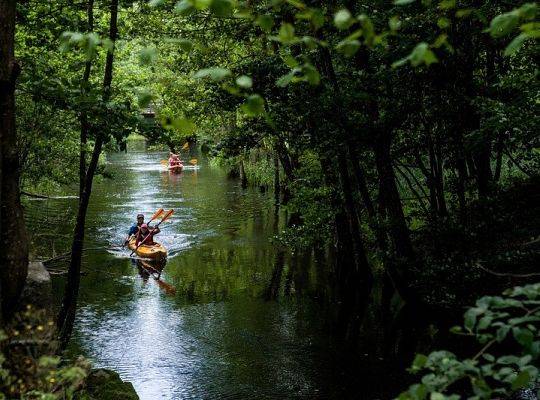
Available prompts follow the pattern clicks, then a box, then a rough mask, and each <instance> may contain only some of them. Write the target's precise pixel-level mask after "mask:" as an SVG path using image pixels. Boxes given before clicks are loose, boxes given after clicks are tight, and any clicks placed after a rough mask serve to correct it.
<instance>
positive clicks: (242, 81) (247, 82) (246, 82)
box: [236, 75, 253, 89]
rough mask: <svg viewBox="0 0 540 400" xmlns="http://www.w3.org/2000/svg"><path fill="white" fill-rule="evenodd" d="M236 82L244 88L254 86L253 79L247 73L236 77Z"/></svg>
mask: <svg viewBox="0 0 540 400" xmlns="http://www.w3.org/2000/svg"><path fill="white" fill-rule="evenodd" d="M236 84H237V85H238V86H240V87H241V88H244V89H249V88H250V87H252V86H253V80H252V79H251V78H250V77H249V76H246V75H242V76H239V77H238V78H236Z"/></svg>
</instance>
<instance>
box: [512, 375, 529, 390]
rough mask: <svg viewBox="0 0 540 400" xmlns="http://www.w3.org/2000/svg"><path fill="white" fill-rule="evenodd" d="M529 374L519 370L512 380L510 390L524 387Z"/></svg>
mask: <svg viewBox="0 0 540 400" xmlns="http://www.w3.org/2000/svg"><path fill="white" fill-rule="evenodd" d="M530 380H531V376H530V374H529V372H528V371H521V372H520V373H519V374H518V376H516V378H515V379H514V380H513V381H512V390H517V389H521V388H524V387H526V386H528V385H529V381H530Z"/></svg>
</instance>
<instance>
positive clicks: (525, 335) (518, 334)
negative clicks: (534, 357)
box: [512, 327, 534, 347]
mask: <svg viewBox="0 0 540 400" xmlns="http://www.w3.org/2000/svg"><path fill="white" fill-rule="evenodd" d="M512 335H513V336H514V339H516V341H517V342H518V343H519V344H520V345H522V346H523V347H529V346H530V345H531V344H532V342H533V340H534V334H533V333H532V332H531V331H530V330H528V329H526V328H518V327H515V328H513V329H512Z"/></svg>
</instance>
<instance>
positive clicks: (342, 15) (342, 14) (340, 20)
mask: <svg viewBox="0 0 540 400" xmlns="http://www.w3.org/2000/svg"><path fill="white" fill-rule="evenodd" d="M353 23H354V18H353V16H352V15H351V13H350V12H349V10H346V9H342V10H339V11H338V12H337V13H336V14H335V15H334V25H335V26H336V27H337V28H338V29H348V28H349V27H350V26H351V25H352V24H353Z"/></svg>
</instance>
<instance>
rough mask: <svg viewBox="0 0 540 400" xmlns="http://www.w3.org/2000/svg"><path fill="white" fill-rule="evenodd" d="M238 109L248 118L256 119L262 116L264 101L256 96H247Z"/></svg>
mask: <svg viewBox="0 0 540 400" xmlns="http://www.w3.org/2000/svg"><path fill="white" fill-rule="evenodd" d="M240 109H241V110H242V111H243V112H244V114H246V115H247V116H248V117H256V116H259V115H261V114H264V99H263V98H262V97H261V96H259V95H258V94H252V95H249V96H248V97H247V98H246V102H245V103H244V104H242V106H241V107H240Z"/></svg>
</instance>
